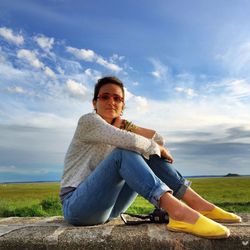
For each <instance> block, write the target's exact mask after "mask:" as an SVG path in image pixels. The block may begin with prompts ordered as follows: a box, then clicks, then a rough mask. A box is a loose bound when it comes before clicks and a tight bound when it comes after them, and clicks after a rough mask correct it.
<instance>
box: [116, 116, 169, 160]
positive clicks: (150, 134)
mask: <svg viewBox="0 0 250 250" xmlns="http://www.w3.org/2000/svg"><path fill="white" fill-rule="evenodd" d="M125 124H126V120H124V119H121V117H118V118H116V119H115V121H114V122H113V126H115V127H117V128H121V129H125V127H126V125H125ZM130 132H133V133H135V134H138V135H141V136H143V137H145V138H148V139H153V140H155V142H156V143H157V144H158V146H159V148H160V152H161V157H162V158H165V159H166V160H167V161H168V162H169V163H173V161H174V159H173V157H172V155H171V154H170V152H169V150H168V149H167V148H166V147H164V139H163V137H162V136H161V135H159V134H157V133H156V131H155V130H152V129H148V128H142V127H138V126H132V130H130Z"/></svg>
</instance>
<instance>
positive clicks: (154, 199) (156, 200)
mask: <svg viewBox="0 0 250 250" xmlns="http://www.w3.org/2000/svg"><path fill="white" fill-rule="evenodd" d="M166 192H170V193H171V194H173V190H172V189H170V188H169V187H168V186H167V185H165V184H162V185H160V186H159V187H158V188H156V189H155V190H154V191H153V193H152V195H151V198H150V202H151V203H152V204H153V205H155V206H156V207H157V208H160V198H161V196H162V195H163V194H164V193H166Z"/></svg>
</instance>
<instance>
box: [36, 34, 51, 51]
mask: <svg viewBox="0 0 250 250" xmlns="http://www.w3.org/2000/svg"><path fill="white" fill-rule="evenodd" d="M34 40H35V41H36V42H37V44H38V45H39V46H40V47H41V48H42V49H44V50H45V51H47V52H49V51H50V50H51V49H52V48H53V45H54V38H49V37H46V36H44V35H39V36H36V37H34Z"/></svg>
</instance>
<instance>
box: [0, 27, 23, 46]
mask: <svg viewBox="0 0 250 250" xmlns="http://www.w3.org/2000/svg"><path fill="white" fill-rule="evenodd" d="M0 36H2V37H3V38H4V39H6V40H7V41H9V42H11V43H14V44H16V45H22V44H23V43H24V38H23V36H22V35H20V34H18V35H17V34H14V33H13V31H12V30H11V29H8V28H6V27H1V28H0Z"/></svg>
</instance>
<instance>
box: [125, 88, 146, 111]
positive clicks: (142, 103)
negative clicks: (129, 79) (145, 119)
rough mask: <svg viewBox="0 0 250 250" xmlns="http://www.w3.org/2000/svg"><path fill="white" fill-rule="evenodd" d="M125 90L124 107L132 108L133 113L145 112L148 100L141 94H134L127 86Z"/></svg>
mask: <svg viewBox="0 0 250 250" xmlns="http://www.w3.org/2000/svg"><path fill="white" fill-rule="evenodd" d="M124 90H125V100H126V104H125V106H126V109H128V110H133V111H135V113H138V112H140V113H145V112H146V111H147V110H148V101H147V99H146V98H145V97H143V96H136V95H134V94H132V93H131V92H130V91H128V89H127V88H124Z"/></svg>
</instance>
